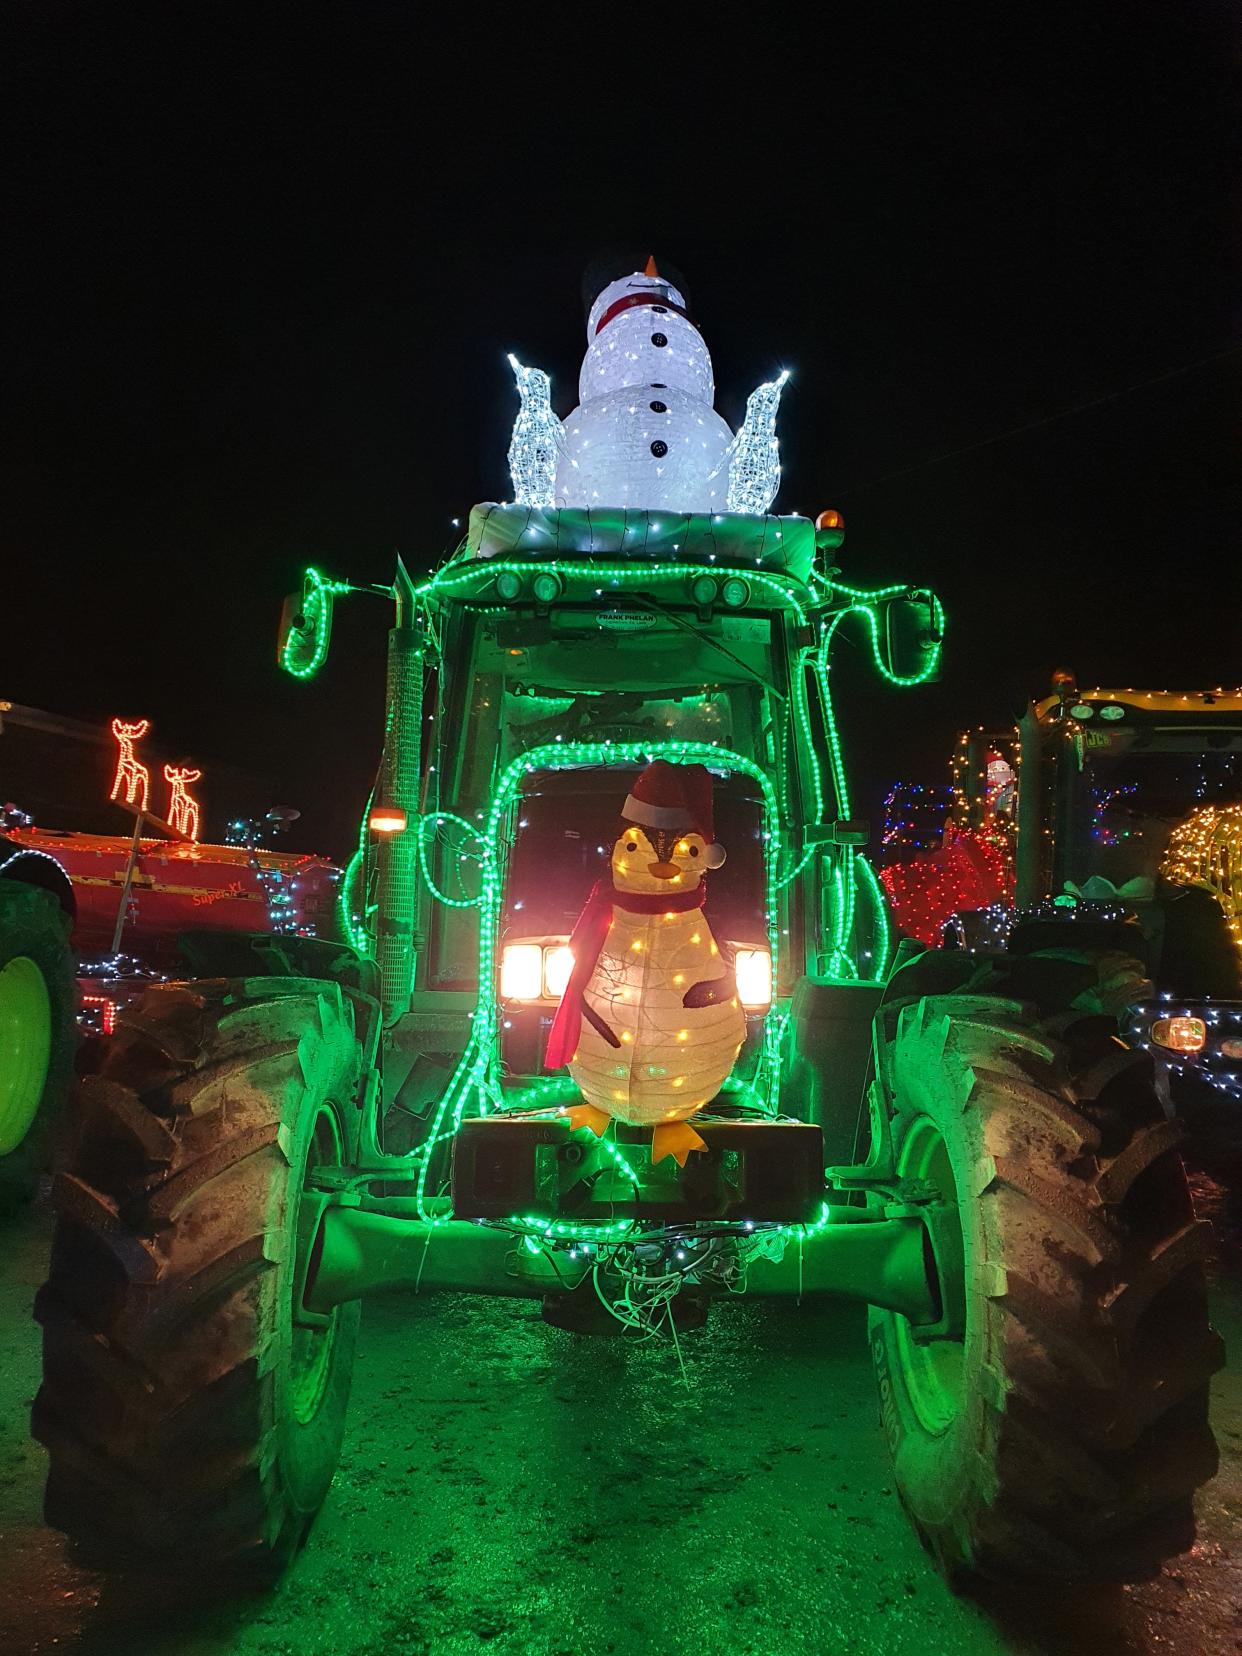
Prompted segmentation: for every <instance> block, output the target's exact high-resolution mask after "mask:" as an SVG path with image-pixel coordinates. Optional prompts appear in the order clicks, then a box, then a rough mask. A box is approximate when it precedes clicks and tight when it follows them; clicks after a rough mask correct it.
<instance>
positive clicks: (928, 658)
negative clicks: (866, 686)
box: [885, 591, 944, 680]
mask: <svg viewBox="0 0 1242 1656" xmlns="http://www.w3.org/2000/svg"><path fill="white" fill-rule="evenodd" d="M886 612H887V613H886V615H885V630H886V633H887V638H888V667H889V671H890V672H891V673H893V674H894V675H895V676H896V677H897V678H900V679H907V680H919V679H928V678H930V677H931V676H932V674H933V672H934V670H935V667H936V664H937V652H938V650H939V648H940V644H941V642H942V640H943V638H944V634H943V632H942V631H941V629H940V627H939V625H938V622H937V606H936V603H935V601H934V599H933V598H932V595H931V593H930V592H917V591H910V592H908V593H906V594H905V596H904V597H901V598H893V599H890V601H889V603H888V604H887V605H886Z"/></svg>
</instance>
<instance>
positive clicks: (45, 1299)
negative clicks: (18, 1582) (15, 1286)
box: [34, 979, 365, 1572]
mask: <svg viewBox="0 0 1242 1656" xmlns="http://www.w3.org/2000/svg"><path fill="white" fill-rule="evenodd" d="M353 1014H354V1008H353V1005H352V1004H351V1000H350V999H349V997H348V996H346V995H344V994H342V991H341V989H340V987H339V985H337V984H334V983H325V982H316V981H308V980H305V979H286V980H279V979H277V980H272V979H249V980H219V981H210V982H201V983H194V984H171V985H167V986H162V987H160V988H158V989H152V990H151V991H149V992H148V993H147V995H146V996H145V997H144V998H143V999H142V1000H141V1001H140V1002H138V1003H137V1004H136V1005H134V1006H132V1007H130V1008H129V1009H127V1010H126V1011H125V1012H123V1013H122V1014H121V1016H120V1018H119V1019H118V1021H117V1030H116V1034H115V1035H114V1036H113V1038H112V1040H111V1042H110V1043H109V1046H108V1050H107V1053H106V1055H105V1058H104V1062H103V1066H102V1068H101V1070H100V1072H99V1073H98V1074H97V1075H93V1076H90V1077H88V1078H87V1079H86V1080H85V1081H84V1082H83V1085H82V1088H81V1093H80V1097H79V1101H78V1103H77V1105H76V1107H75V1109H74V1110H73V1112H72V1115H71V1119H70V1122H69V1132H68V1134H67V1138H68V1140H69V1143H68V1148H67V1155H66V1165H65V1166H64V1168H63V1169H62V1170H61V1171H58V1173H57V1175H56V1179H55V1181H54V1184H53V1188H52V1201H53V1206H54V1208H55V1210H56V1216H57V1222H56V1232H55V1237H54V1240H53V1244H52V1259H51V1267H50V1271H49V1275H48V1280H47V1282H46V1283H45V1284H44V1286H43V1287H42V1288H41V1289H40V1291H39V1295H38V1299H37V1301H36V1315H37V1317H38V1319H39V1321H40V1322H41V1323H42V1325H43V1384H42V1387H41V1388H40V1391H39V1394H38V1396H37V1398H36V1400H35V1405H34V1432H35V1436H36V1437H37V1438H39V1440H40V1441H41V1442H42V1443H43V1444H44V1445H45V1446H46V1448H47V1451H48V1455H49V1457H50V1466H49V1471H48V1482H47V1495H46V1502H45V1511H46V1516H47V1520H48V1522H49V1523H50V1524H52V1525H53V1526H54V1527H55V1528H57V1529H61V1530H64V1531H65V1533H66V1534H67V1535H68V1536H69V1537H70V1538H71V1540H72V1541H73V1542H75V1543H76V1544H77V1545H78V1549H79V1552H80V1553H82V1554H83V1555H84V1556H86V1557H87V1558H88V1559H91V1560H98V1561H100V1562H105V1563H111V1564H127V1565H135V1564H137V1565H141V1564H143V1563H148V1564H150V1565H152V1566H154V1567H156V1568H158V1569H160V1570H161V1571H164V1570H176V1569H178V1568H187V1567H188V1568H191V1569H193V1570H194V1571H196V1572H201V1571H202V1570H203V1569H204V1568H206V1567H208V1566H210V1565H213V1564H215V1565H220V1564H237V1565H240V1566H243V1567H247V1566H253V1567H257V1568H258V1569H259V1570H261V1571H262V1570H268V1571H271V1570H274V1569H278V1568H280V1567H282V1566H283V1565H284V1563H286V1562H287V1560H288V1558H289V1557H290V1556H291V1555H292V1553H293V1551H294V1550H295V1549H296V1547H297V1546H298V1545H299V1543H300V1542H301V1540H302V1538H303V1537H304V1535H305V1534H306V1531H307V1530H308V1528H309V1526H310V1523H311V1521H312V1519H313V1518H314V1515H315V1513H316V1511H317V1510H318V1508H319V1506H320V1504H321V1502H322V1501H323V1498H324V1496H325V1495H326V1493H327V1490H328V1486H329V1484H330V1483H331V1481H332V1476H333V1473H334V1471H335V1469H336V1464H337V1459H338V1456H339V1453H340V1446H341V1437H342V1433H343V1431H344V1424H345V1409H346V1404H347V1401H348V1397H349V1386H350V1379H351V1372H352V1367H353V1360H354V1345H355V1340H356V1336H357V1330H358V1315H359V1307H358V1305H357V1304H352V1305H346V1306H341V1307H339V1308H338V1309H336V1310H335V1311H333V1312H332V1313H331V1315H330V1316H328V1317H314V1316H310V1315H308V1314H306V1313H305V1312H304V1311H303V1310H302V1307H301V1292H300V1283H301V1281H302V1280H303V1277H304V1272H305V1265H306V1259H307V1252H308V1249H309V1246H310V1243H311V1239H312V1237H313V1234H314V1230H315V1220H316V1218H317V1214H318V1202H317V1199H316V1196H315V1194H314V1193H313V1191H312V1189H311V1185H312V1181H313V1178H314V1170H315V1169H316V1168H324V1167H327V1168H331V1167H333V1166H336V1167H340V1166H341V1165H343V1164H347V1163H348V1162H349V1161H350V1160H351V1158H352V1157H353V1155H354V1153H355V1150H356V1145H357V1141H358V1133H359V1121H360V1117H361V1108H360V1102H361V1099H362V1097H363V1093H364V1091H365V1088H364V1086H363V1085H362V1084H363V1082H364V1079H365V1078H364V1077H363V1075H362V1073H361V1071H362V1053H361V1048H360V1045H359V1042H358V1039H357V1037H356V1034H355V1029H354V1015H353Z"/></svg>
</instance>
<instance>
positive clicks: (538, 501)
mask: <svg viewBox="0 0 1242 1656" xmlns="http://www.w3.org/2000/svg"><path fill="white" fill-rule="evenodd" d="M509 365H510V367H511V368H512V369H513V377H514V379H515V380H516V381H517V388H518V396H519V398H520V399H521V403H520V406H519V408H518V416H517V419H516V420H515V421H514V423H513V436H512V438H511V439H510V442H509V471H510V473H511V474H512V477H513V498H514V500H515V502H516V503H517V504H518V505H519V506H545V507H547V506H551V505H553V504H554V501H553V489H554V485H555V481H556V467H557V462H558V460H559V459H560V453H561V449H562V448H563V447H564V444H565V432H564V428H563V427H562V425H561V422H560V421H559V420H558V419H557V417H556V415H555V414H554V413H553V412H552V401H551V392H552V384H551V381H550V380H549V379H548V376H547V375H546V374H545V373H544V371H543V369H542V368H527V367H525V366H524V365H523V364H522V363H520V362H519V361H518V359H517V358H516V357H515V356H514V355H513V354H512V352H511V353H510V355H509Z"/></svg>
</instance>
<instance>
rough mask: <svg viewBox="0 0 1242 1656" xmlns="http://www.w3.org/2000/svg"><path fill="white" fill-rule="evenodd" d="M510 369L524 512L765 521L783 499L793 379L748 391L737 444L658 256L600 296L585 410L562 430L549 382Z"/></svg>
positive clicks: (581, 386)
mask: <svg viewBox="0 0 1242 1656" xmlns="http://www.w3.org/2000/svg"><path fill="white" fill-rule="evenodd" d="M509 360H510V362H511V363H512V365H513V370H514V373H515V375H516V376H517V383H518V391H519V393H520V396H521V408H520V410H519V413H518V418H517V423H516V425H515V426H514V432H513V441H512V444H511V445H510V449H509V465H510V469H511V471H512V473H513V484H514V498H515V500H516V502H517V504H518V505H526V506H541V507H551V506H556V507H579V508H582V507H605V506H622V507H635V508H638V509H642V510H646V511H657V510H659V511H670V512H677V513H693V512H725V511H729V512H747V513H752V514H760V513H763V512H766V511H767V510H768V508H769V507H770V506H771V504H772V501H773V500H774V499H775V496H776V490H777V487H778V485H779V483H780V458H779V449H778V445H777V441H776V409H777V404H778V403H779V401H780V395H781V388H782V386H783V385H784V383H785V380H786V378H787V377H788V376H787V375H786V374H785V373H782V374H781V375H780V376H779V377H778V378H777V379H775V380H772V381H770V382H768V383H766V384H764V385H761V386H759V388H758V389H757V390H756V391H754V392H752V393H751V396H750V399H749V401H748V402H747V405H746V419H745V422H744V424H743V426H742V428H741V430H740V431H739V432H738V433H737V434H736V436H735V435H734V433H733V432H732V431H731V430H730V428H729V426H728V424H727V423H726V421H725V420H723V419H722V418H721V416H720V415H719V414H717V412H716V410H715V408H714V407H713V398H714V396H715V381H714V379H713V377H712V359H711V355H710V353H709V351H708V349H707V345H706V343H705V342H704V339H703V336H702V334H701V333H700V332H699V330H698V328H697V327H696V326H695V324H694V322H693V321H692V320H691V317H690V312H689V310H688V308H687V304H686V299H685V295H684V294H683V293H682V292H681V290H680V289H679V288H676V287H674V286H673V284H672V283H671V282H669V281H666V280H665V279H664V277H662V276H661V275H660V272H659V270H658V268H657V266H656V262H655V260H654V258H651V259H648V261H647V266H646V269H645V270H641V271H635V272H633V273H632V274H630V275H626V276H622V277H621V278H620V279H619V280H617V281H612V282H609V283H608V284H607V285H606V286H605V287H603V288H602V289H601V290H600V291H599V293H598V294H597V295H596V297H595V300H594V303H593V304H592V305H591V309H590V313H589V315H588V317H587V351H586V356H585V357H584V358H583V362H582V371H581V373H580V375H579V377H578V396H579V404H578V407H577V408H575V409H574V411H573V412H572V413H571V414H570V415H569V416H568V417H567V418H566V419H565V420H564V421H563V422H562V421H560V420H558V419H557V417H556V415H555V414H554V413H553V412H552V406H551V401H550V397H551V384H550V381H549V379H548V376H547V375H546V374H545V373H543V372H542V370H540V369H538V368H526V367H523V365H522V364H521V363H519V362H518V360H517V359H516V357H510V359H509Z"/></svg>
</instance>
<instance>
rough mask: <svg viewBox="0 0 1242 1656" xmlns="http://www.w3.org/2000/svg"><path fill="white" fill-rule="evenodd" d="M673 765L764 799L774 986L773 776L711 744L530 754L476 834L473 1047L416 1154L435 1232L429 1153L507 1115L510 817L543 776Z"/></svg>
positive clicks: (548, 747) (772, 1040) (764, 1062)
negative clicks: (479, 1120)
mask: <svg viewBox="0 0 1242 1656" xmlns="http://www.w3.org/2000/svg"><path fill="white" fill-rule="evenodd" d="M659 758H663V759H668V760H671V761H672V762H673V763H680V764H706V765H713V766H715V767H716V768H717V769H725V770H731V771H740V772H742V773H744V774H745V775H747V776H749V777H751V778H752V779H753V780H754V781H755V782H756V783H757V784H758V786H759V789H760V791H761V793H762V795H763V803H764V822H765V830H764V834H765V839H766V841H767V855H766V856H765V858H764V866H765V875H766V893H765V913H766V920H767V929H768V947H769V950H770V952H771V956H772V974H773V978H774V979H775V977H776V974H777V969H778V963H779V957H778V948H779V930H780V928H779V926H778V924H777V895H776V893H777V886H776V868H777V865H778V864H779V862H780V861H781V858H782V854H783V844H784V840H783V835H782V831H781V825H780V817H779V811H778V808H777V801H776V795H775V792H774V790H773V787H772V783H771V780H770V779H769V777H768V776H767V774H766V773H765V772H764V771H763V770H761V769H760V767H759V766H758V765H757V764H755V763H754V761H753V760H751V759H748V758H746V756H745V755H743V754H740V753H733V752H731V751H730V750H729V749H727V748H720V747H715V746H713V745H712V744H711V743H708V742H672V741H663V742H555V743H548V744H545V745H543V746H541V747H536V748H531V749H529V750H528V751H527V752H526V753H524V754H521V755H520V756H519V757H518V758H516V759H514V760H513V761H512V762H511V763H510V764H509V765H508V766H506V768H505V770H504V771H503V772H502V773H501V775H500V778H499V780H498V782H497V784H496V791H495V795H494V797H493V799H492V804H491V809H490V811H489V813H488V817H487V821H486V823H485V825H484V827H483V828H482V829H481V830H472V831H473V832H478V833H479V837H480V840H481V842H482V856H481V860H480V870H481V877H482V886H481V889H480V893H479V902H478V908H479V990H478V1000H477V1002H476V1005H475V1010H474V1014H473V1017H472V1021H471V1032H470V1039H469V1041H468V1042H467V1045H466V1049H465V1051H464V1052H463V1053H462V1056H461V1059H460V1061H459V1062H458V1065H457V1068H456V1069H455V1070H454V1072H453V1075H452V1077H451V1078H450V1080H449V1083H448V1085H447V1086H446V1088H445V1090H444V1093H443V1095H442V1096H441V1099H440V1102H439V1104H438V1105H437V1108H436V1113H435V1115H434V1117H433V1118H432V1121H431V1126H430V1130H429V1133H428V1137H427V1141H426V1142H425V1143H424V1144H423V1145H422V1146H420V1147H419V1149H418V1150H417V1151H416V1152H414V1154H415V1155H417V1156H419V1158H420V1161H421V1165H420V1168H419V1176H418V1180H417V1184H416V1191H415V1194H416V1197H417V1200H418V1204H419V1214H420V1217H422V1218H423V1219H425V1220H426V1221H427V1222H428V1223H429V1224H433V1225H434V1224H437V1223H443V1222H444V1218H445V1216H444V1215H433V1214H432V1213H431V1212H430V1211H429V1210H428V1208H427V1205H426V1204H427V1199H428V1192H427V1180H428V1177H429V1175H430V1168H431V1152H432V1150H433V1149H434V1148H435V1147H436V1146H437V1145H438V1144H440V1143H442V1142H443V1141H444V1140H445V1139H447V1138H451V1137H452V1136H453V1134H454V1133H455V1132H456V1131H457V1127H458V1125H459V1123H460V1121H461V1118H462V1115H463V1114H464V1113H465V1109H466V1106H467V1103H468V1102H471V1101H473V1102H474V1103H475V1104H476V1105H477V1107H478V1108H479V1109H480V1110H481V1111H483V1112H484V1113H487V1112H488V1111H490V1110H495V1109H503V1108H504V1095H503V1092H502V1090H501V1086H500V1075H499V1031H498V1027H497V1007H496V983H495V978H496V950H497V943H498V938H499V930H500V910H501V900H502V892H503V882H504V873H505V863H506V852H507V850H508V845H509V837H510V836H509V834H508V832H507V831H506V824H507V818H508V814H509V812H510V810H511V808H512V806H513V805H514V803H515V801H516V799H517V796H518V792H519V790H520V788H521V785H522V781H523V779H524V778H525V777H526V776H528V775H529V774H530V773H531V772H532V771H536V770H540V769H558V770H559V769H566V768H568V767H570V766H579V765H581V766H598V765H627V764H629V765H638V764H645V763H647V762H649V761H650V760H652V759H659ZM759 1068H760V1073H761V1075H762V1082H763V1086H762V1095H763V1097H764V1098H765V1100H766V1102H767V1107H768V1110H769V1112H770V1113H775V1110H776V1107H777V1096H778V1093H779V1085H780V1054H779V1050H778V1029H777V1019H776V1018H775V1017H773V1015H772V1013H771V1012H769V1014H768V1016H767V1018H766V1019H765V1020H764V1036H763V1045H762V1048H761V1052H760V1065H759Z"/></svg>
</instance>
